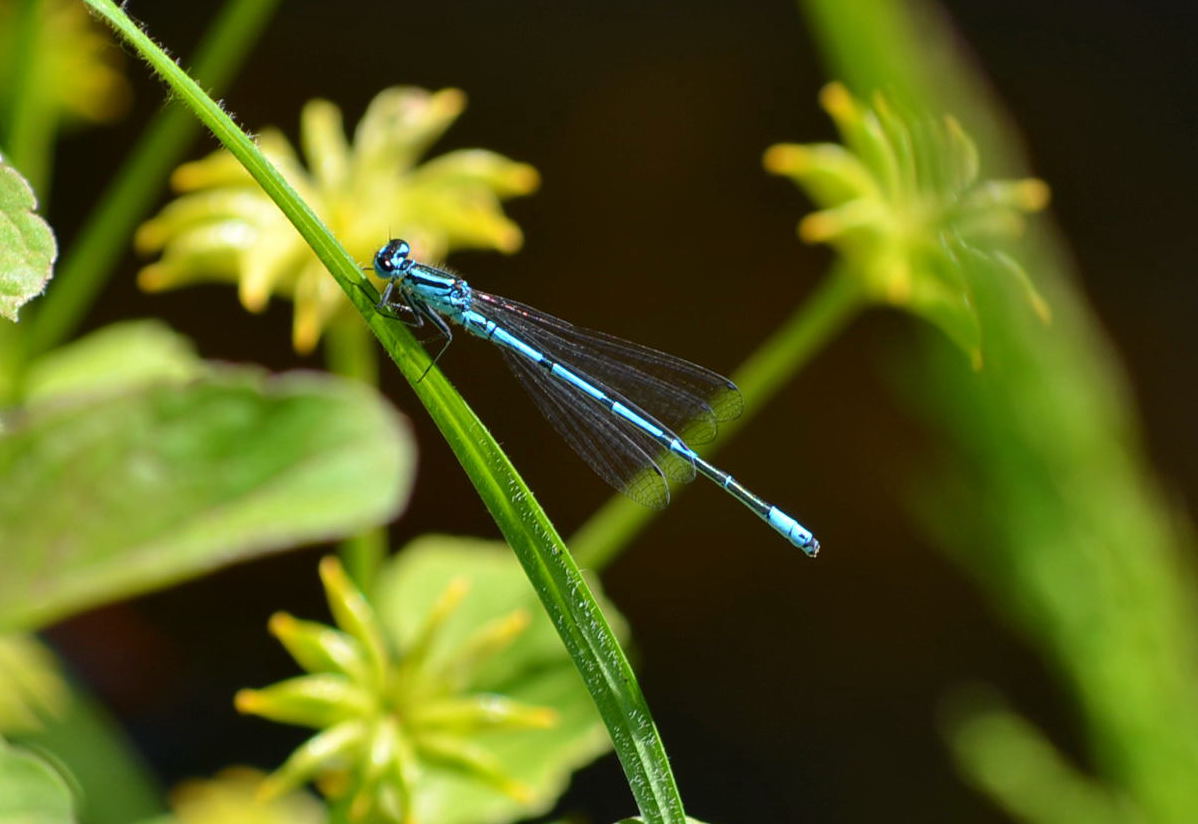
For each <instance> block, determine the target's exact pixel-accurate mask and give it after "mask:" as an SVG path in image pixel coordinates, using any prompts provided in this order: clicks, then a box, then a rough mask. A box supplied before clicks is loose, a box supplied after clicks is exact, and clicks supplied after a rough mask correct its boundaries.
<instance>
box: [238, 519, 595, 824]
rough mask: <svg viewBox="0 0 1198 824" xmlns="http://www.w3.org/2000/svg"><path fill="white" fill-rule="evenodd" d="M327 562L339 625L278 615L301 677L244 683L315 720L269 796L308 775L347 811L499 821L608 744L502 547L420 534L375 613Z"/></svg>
mask: <svg viewBox="0 0 1198 824" xmlns="http://www.w3.org/2000/svg"><path fill="white" fill-rule="evenodd" d="M321 574H322V577H323V578H324V582H325V588H326V590H327V593H328V599H329V605H330V607H331V611H332V613H333V615H334V617H335V618H336V620H337V624H338V628H332V627H327V626H324V625H323V624H314V623H310V622H306V621H299V620H297V619H295V618H292V617H291V616H289V615H285V614H279V615H276V616H274V618H272V619H271V630H272V632H274V633H275V635H277V636H278V637H279V639H280V640H281V641H282V642H283V644H284V645H285V646H286V647H287V649H288V651H290V652H291V654H292V655H293V656H294V657H295V658H296V660H297V661H298V662H299V663H300V664H301V666H303V667H304V669H305V670H307V671H308V674H307V675H303V676H300V677H298V678H292V679H290V680H287V681H284V682H281V683H279V684H275V685H272V686H270V687H265V688H263V689H258V690H242V691H241V692H240V693H238V695H237V706H238V707H239V708H240V709H241V710H242V711H243V712H249V713H254V714H257V715H261V716H264V717H267V718H271V719H274V720H277V721H283V722H286V723H292V724H300V725H303V726H307V727H312V728H313V729H316V730H317V731H318V732H317V733H316V735H315V736H314V737H313V738H311V739H309V740H308V741H307V742H306V743H305V744H304V745H303V746H302V747H300V748H299V749H298V750H296V751H295V753H294V754H293V755H292V757H291V758H289V759H288V761H287V762H286V763H285V764H284V765H283V766H282V767H281V768H280V769H279V770H278V771H277V772H276V773H275V774H274V775H272V776H271V777H270V778H269V779H267V781H266V782H265V783H264V784H263V791H264V792H266V793H268V794H270V795H275V794H278V793H281V792H283V791H286V790H289V789H291V788H292V787H294V786H296V785H297V784H299V783H301V782H303V781H306V780H310V779H315V780H317V781H318V784H319V786H320V787H321V788H322V791H323V792H324V793H325V794H326V795H327V796H329V798H330V800H331V801H333V803H334V805H335V807H336V808H338V809H341V810H343V811H344V812H345V814H346V815H348V817H349V819H350V820H352V821H394V822H405V821H409V820H416V821H439V822H443V823H444V824H486V822H495V823H496V824H498V823H499V822H507V821H513V820H515V819H519V818H526V817H528V816H531V815H536V814H537V813H541V812H544V811H545V810H546V809H548V808H549V807H550V806H552V804H553V802H554V801H555V800H556V799H557V797H558V795H559V794H560V793H561V792H562V790H564V789H565V786H566V783H567V782H568V780H569V777H570V774H571V773H572V772H573V771H574V770H575V769H576V768H577V767H579V766H581V765H582V764H585V763H587V762H589V761H590V760H592V759H593V758H594V757H596V756H597V755H599V754H601V753H603V752H606V751H607V750H608V749H609V748H610V742H609V741H608V739H607V736H606V735H605V733H604V729H603V724H602V722H601V721H600V719H599V717H598V716H597V714H596V712H595V707H594V705H593V704H592V703H591V701H590V698H589V696H588V694H587V690H586V687H585V685H584V684H583V682H582V680H581V679H580V678H579V676H578V673H577V671H576V670H575V669H574V668H573V666H572V665H571V662H570V658H569V656H568V655H567V654H566V651H565V650H564V649H563V648H562V645H561V642H560V640H559V639H558V637H557V634H556V633H555V631H554V629H553V626H552V624H551V623H550V622H549V619H548V617H547V616H545V614H544V613H542V612H540V611H539V610H538V611H535V612H534V611H533V607H534V604H533V603H532V601H531V599H530V597H529V596H530V594H531V593H530V592H529V588H528V581H527V579H526V578H525V577H524V574H523V572H522V570H521V569H520V567H519V565H518V564H517V563H516V561H515V559H514V558H513V557H512V555H511V552H510V551H509V550H508V549H507V548H506V547H504V546H503V545H502V544H498V543H495V542H491V541H479V540H470V539H456V538H448V537H428V538H424V539H421V540H419V541H417V542H416V543H414V544H413V545H411V546H409V547H407V548H406V549H405V550H404V551H403V552H402V553H401V554H400V555H399V556H398V558H397V560H395V561H393V562H392V563H390V564H389V565H388V566H387V567H386V568H385V569H384V570H383V573H382V575H381V577H380V579H379V582H378V586H377V588H376V598H375V599H374V601H375V602H376V603H377V610H376V609H375V607H373V606H372V605H371V604H370V603H368V602H367V601H366V599H365V598H364V597H363V595H362V593H361V592H359V591H358V590H357V589H356V588H355V587H353V586H352V585H351V584H350V583H349V581H348V580H347V579H346V578H345V575H344V573H343V572H342V571H341V569H340V567H339V565H338V564H336V562H335V561H334V560H333V559H326V561H325V562H324V563H323V564H322V566H321ZM606 612H607V614H608V615H609V616H610V617H612V618H618V615H616V614H615V613H614V612H613V611H612V610H611V608H610V607H609V608H608V609H607V610H606Z"/></svg>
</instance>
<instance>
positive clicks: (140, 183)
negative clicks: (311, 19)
mask: <svg viewBox="0 0 1198 824" xmlns="http://www.w3.org/2000/svg"><path fill="white" fill-rule="evenodd" d="M278 2H279V0H230V2H229V3H227V4H226V5H225V7H224V8H223V9H222V10H221V13H220V16H219V17H217V19H216V21H215V22H214V23H213V25H212V27H211V28H210V29H209V30H208V33H207V34H206V35H205V37H204V39H203V41H202V42H201V43H200V46H199V48H198V49H197V50H196V58H195V75H196V77H197V78H198V79H199V80H200V82H202V83H203V84H204V85H205V86H206V87H208V88H209V89H213V90H214V91H216V92H218V93H219V91H220V90H222V89H224V88H225V87H226V86H228V84H229V81H230V80H231V79H232V77H233V75H234V73H235V72H236V70H237V69H238V67H240V66H241V64H242V61H243V60H244V58H245V56H246V54H247V53H248V52H249V49H250V47H251V46H252V45H253V44H254V43H255V42H256V41H257V39H258V35H259V34H260V33H261V31H262V28H263V27H264V26H265V25H266V23H267V21H268V20H269V19H270V16H271V14H272V13H273V12H274V9H275V6H277V5H278ZM199 129H200V125H199V124H198V123H197V122H196V120H195V118H194V117H192V116H191V113H190V112H188V111H187V109H186V108H185V107H183V106H177V105H173V104H172V105H168V106H167V107H166V108H164V109H163V110H162V111H160V112H159V113H158V115H157V116H156V117H155V118H154V120H153V121H152V122H151V123H150V125H149V126H148V127H147V128H146V130H145V132H144V133H143V134H142V137H141V139H140V140H139V141H138V142H137V145H136V146H135V147H134V148H133V151H132V152H130V154H129V156H128V157H127V159H126V160H125V162H124V163H123V164H122V165H121V168H120V170H119V171H118V172H117V174H116V176H115V177H114V179H113V181H112V183H111V184H109V186H108V189H107V190H106V191H105V192H104V195H103V196H102V197H101V199H100V205H99V206H98V207H97V208H96V209H95V210H94V211H93V212H92V214H91V217H90V218H89V220H88V222H87V224H86V225H85V226H84V228H83V230H82V231H81V232H80V234H79V237H78V238H77V239H76V240H75V242H74V243H73V244H72V245H71V248H70V249H69V250H68V251H67V253H66V254H65V255H64V256H63V258H62V260H61V261H60V262H59V264H58V267H57V272H56V274H55V277H54V281H53V282H52V284H51V287H50V289H49V291H48V292H47V294H46V297H45V299H44V300H43V301H42V303H41V305H40V307H39V308H38V311H37V312H36V314H35V315H34V316H33V318H32V319H31V321H30V329H29V337H28V339H27V341H26V352H25V355H26V356H25V359H24V360H25V361H26V362H27V361H28V359H30V358H32V357H35V356H37V355H38V354H41V353H42V352H44V351H46V350H47V349H50V348H51V347H53V346H55V345H56V344H58V343H60V342H62V341H63V340H64V339H66V338H67V337H69V336H70V335H71V333H73V332H74V331H75V329H76V328H77V327H78V326H79V323H80V321H81V320H82V319H83V316H84V314H85V313H86V312H87V310H88V308H89V307H90V306H91V305H92V303H93V301H94V300H95V298H96V295H97V294H98V293H99V292H100V290H101V289H102V288H103V287H104V284H105V283H106V282H107V280H108V278H109V277H110V276H111V274H112V271H113V269H114V267H115V264H116V262H117V260H118V259H119V258H120V256H121V255H122V254H123V253H124V252H125V250H126V249H127V248H128V244H129V238H130V237H131V236H132V235H133V229H134V227H135V226H136V225H137V222H138V221H139V220H141V219H142V217H144V216H145V214H146V212H148V211H149V209H150V207H151V206H152V205H153V202H154V199H155V198H156V197H157V196H158V194H159V192H160V191H161V189H162V184H163V182H164V181H165V180H166V178H167V175H168V173H169V172H170V169H171V167H173V166H174V165H176V164H177V163H178V162H179V158H180V157H182V155H183V153H184V152H185V151H187V148H188V146H189V145H190V144H191V141H192V139H193V138H194V137H195V135H196V133H197V132H198V131H199Z"/></svg>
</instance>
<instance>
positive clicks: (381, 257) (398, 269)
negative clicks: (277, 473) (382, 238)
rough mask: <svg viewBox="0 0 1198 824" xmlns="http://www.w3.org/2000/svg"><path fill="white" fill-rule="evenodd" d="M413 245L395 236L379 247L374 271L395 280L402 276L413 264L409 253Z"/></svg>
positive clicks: (385, 277)
mask: <svg viewBox="0 0 1198 824" xmlns="http://www.w3.org/2000/svg"><path fill="white" fill-rule="evenodd" d="M411 251H412V247H411V246H409V245H408V242H407V241H406V240H399V239H398V238H394V239H392V240H389V241H387V245H386V246H384V247H383V248H382V249H379V250H378V252H377V253H376V254H375V256H374V271H375V274H377V275H378V276H379V277H380V278H382V279H383V280H393V279H394V278H397V277H400V276H402V275H403V274H404V272H406V271H408V269H410V268H411V266H412V261H411V260H410V259H409V258H408V253H409V252H411Z"/></svg>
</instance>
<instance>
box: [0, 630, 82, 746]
mask: <svg viewBox="0 0 1198 824" xmlns="http://www.w3.org/2000/svg"><path fill="white" fill-rule="evenodd" d="M67 700H68V699H67V685H66V682H65V681H64V680H63V677H62V673H60V672H59V669H58V662H57V661H56V660H55V659H54V655H53V654H52V653H51V652H50V651H49V650H48V649H46V648H45V647H44V646H42V644H41V643H39V642H38V641H37V639H35V638H32V637H30V636H27V635H21V634H18V633H9V634H5V635H0V735H13V734H15V733H23V732H29V731H32V730H37V729H40V728H41V726H42V722H43V720H44V719H47V718H52V717H54V716H57V715H61V714H62V712H63V710H64V708H65V706H66V703H67Z"/></svg>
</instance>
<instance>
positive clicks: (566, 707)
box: [377, 536, 626, 824]
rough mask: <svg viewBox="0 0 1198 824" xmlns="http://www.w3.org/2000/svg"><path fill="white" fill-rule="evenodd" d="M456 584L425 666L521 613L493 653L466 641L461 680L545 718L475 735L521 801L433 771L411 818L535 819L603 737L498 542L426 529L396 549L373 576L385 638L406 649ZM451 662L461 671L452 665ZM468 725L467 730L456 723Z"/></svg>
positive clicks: (449, 822) (606, 607)
mask: <svg viewBox="0 0 1198 824" xmlns="http://www.w3.org/2000/svg"><path fill="white" fill-rule="evenodd" d="M455 582H462V583H464V584H465V585H466V586H468V591H467V594H466V595H465V597H463V598H462V601H461V605H460V606H459V607H458V608H457V609H456V610H454V611H453V613H452V615H451V616H449V617H448V618H447V619H446V621H445V622H444V624H443V625H442V626H441V627H440V628H439V629H438V632H437V642H436V645H435V646H434V647H433V648H430V649H428V650H427V656H428V658H427V663H426V666H428V667H434V668H439V669H445V668H446V667H447V665H449V664H450V662H451V660H452V659H451V658H450V654H451V653H452V651H455V650H462V649H467V648H471V644H470V639H471V638H472V637H474V638H477V632H478V629H479V628H480V627H488V626H495V625H496V621H497V620H500V619H502V618H503V617H504V616H511V615H524V616H527V622H528V623H527V625H526V626H525V627H524V629H523V630H522V631H521V632H520V633H519V634H518V635H516V636H515V637H514V638H513V639H512V640H511V643H510V645H508V646H507V647H506V648H505V649H504V650H503V652H502V654H498V655H491V654H488V653H489V651H488V650H486V649H485V646H480V645H478V644H477V642H475V643H474V645H473V649H474V652H473V657H474V659H475V664H474V668H473V669H474V671H473V673H472V675H471V677H470V679H469V683H470V686H471V690H472V691H473V692H475V693H478V694H482V695H496V696H498V695H502V696H505V697H507V698H510V699H514V700H516V701H518V702H520V703H522V704H526V705H530V706H541V707H547V708H550V709H551V710H552V712H553V718H554V720H553V723H552V724H551V725H549V726H548V727H546V728H545V729H541V730H537V731H535V732H533V733H528V732H524V733H519V732H515V731H505V730H503V729H502V727H501V726H500V725H498V724H496V725H495V729H493V730H492V731H489V732H486V733H484V734H483V735H482V737H481V738H480V739H479V743H480V745H482V746H485V747H486V750H487V751H488V752H490V753H491V754H492V755H493V756H494V757H495V758H496V760H497V761H498V763H500V764H502V765H504V769H505V771H507V772H509V773H510V775H511V777H512V778H514V779H515V780H517V781H518V782H520V784H521V785H523V786H524V787H525V788H527V790H528V792H527V794H526V795H525V797H524V798H523V799H519V800H517V799H514V798H512V797H511V796H509V795H505V794H502V793H499V792H496V791H495V790H493V789H491V788H488V787H486V786H483V785H479V784H478V783H477V782H469V781H468V780H467V779H466V778H464V777H463V776H462V774H461V773H460V772H459V771H451V770H446V769H444V768H439V769H438V768H434V769H430V771H429V773H428V775H427V776H426V777H425V779H424V780H423V782H422V786H421V789H420V794H421V804H422V806H421V807H420V809H421V810H422V811H425V812H426V814H423V815H420V816H419V818H420V819H421V820H428V821H439V822H443V824H485V823H486V822H506V821H512V820H515V819H521V818H527V817H531V816H535V815H537V814H539V813H543V812H544V811H545V810H546V809H548V808H549V807H550V806H552V804H553V802H554V801H555V800H556V799H557V797H558V796H559V795H560V794H561V793H562V792H563V791H564V790H565V788H566V785H567V783H568V781H569V778H570V774H571V773H572V772H573V771H574V770H575V769H577V768H578V767H581V766H582V765H584V764H587V763H589V762H590V761H591V760H593V759H594V758H595V757H597V756H598V755H601V754H602V753H604V752H607V751H608V750H609V749H610V747H611V742H610V741H609V740H608V738H607V735H606V733H605V731H604V729H603V724H602V722H601V721H600V719H599V717H598V715H597V714H596V712H595V707H594V704H592V703H591V701H590V698H589V696H588V695H587V691H586V687H585V685H584V684H583V682H582V679H581V678H580V677H579V674H578V672H577V670H575V669H574V667H573V666H572V665H571V663H570V659H569V657H568V656H567V655H566V654H565V650H564V649H563V648H562V645H561V641H560V639H559V638H558V637H557V633H556V632H555V631H554V628H553V625H552V623H550V621H549V618H548V616H547V615H546V614H545V613H544V612H543V611H541V610H539V609H536V608H535V603H534V601H533V599H532V597H531V595H532V593H531V592H530V590H529V586H528V579H527V578H526V577H525V575H524V573H523V571H522V570H521V569H520V566H519V564H517V563H516V561H515V559H514V558H513V557H512V554H511V551H510V550H509V549H508V548H507V547H505V546H503V545H502V544H500V543H496V542H494V541H481V540H473V539H464V538H451V537H447V536H429V537H426V538H422V539H419V540H417V541H415V542H413V543H412V544H410V545H409V546H407V547H406V548H404V550H403V552H402V553H401V554H400V555H399V556H398V557H397V558H396V560H395V561H394V562H393V563H392V564H391V565H390V567H389V568H388V569H387V571H386V572H385V573H384V575H383V576H382V577H381V578H380V580H379V590H378V598H377V601H378V608H379V612H380V617H381V620H382V622H383V626H384V627H385V628H386V630H387V635H388V637H389V638H392V639H395V642H396V643H397V644H399V645H400V647H401V648H405V647H406V648H411V646H412V645H413V644H415V643H416V642H417V641H418V636H419V634H420V631H421V629H422V626H423V622H424V620H425V617H426V616H427V615H429V614H430V613H431V612H432V611H433V608H434V606H435V599H436V598H437V596H438V595H439V594H440V593H442V592H444V591H445V590H446V588H447V587H450V586H459V585H461V584H459V583H455ZM592 586H597V583H596V582H592ZM597 596H598V597H599V598H600V603H601V604H602V605H603V613H604V615H605V616H606V617H607V620H608V622H609V623H611V624H612V625H613V627H614V628H615V629H616V631H617V633H618V634H619V635H620V636H621V637H623V636H624V635H625V634H626V633H625V631H624V629H623V626H624V622H623V620H622V619H621V617H620V615H619V613H617V612H616V611H615V608H614V607H612V606H611V605H610V604H607V603H605V602H604V601H603V600H602V594H601V593H598V592H597ZM453 669H456V670H458V671H459V672H460V673H461V675H465V674H466V672H462V671H461V663H458V664H456V665H455V666H454V667H453ZM459 677H460V676H459ZM462 723H466V719H465V718H463V721H462ZM468 731H469V727H463V728H462V729H461V730H460V732H461V733H466V732H468Z"/></svg>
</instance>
